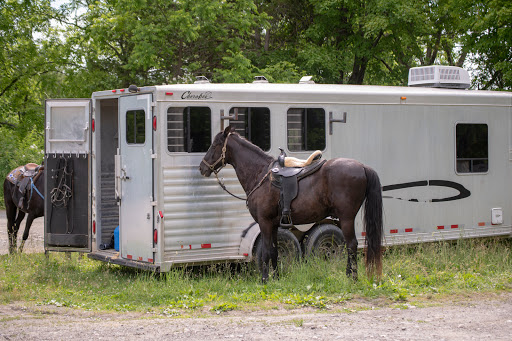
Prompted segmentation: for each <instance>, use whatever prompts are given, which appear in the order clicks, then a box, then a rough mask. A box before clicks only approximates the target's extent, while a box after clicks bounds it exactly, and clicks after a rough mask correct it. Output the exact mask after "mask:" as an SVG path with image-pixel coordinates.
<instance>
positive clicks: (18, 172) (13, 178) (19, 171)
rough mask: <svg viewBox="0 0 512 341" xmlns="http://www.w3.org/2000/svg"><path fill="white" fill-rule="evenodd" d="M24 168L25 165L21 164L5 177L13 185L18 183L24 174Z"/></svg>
mask: <svg viewBox="0 0 512 341" xmlns="http://www.w3.org/2000/svg"><path fill="white" fill-rule="evenodd" d="M23 168H24V166H19V167H18V168H16V169H13V170H12V171H11V172H10V173H9V174H8V175H7V176H6V177H5V178H6V179H7V180H9V182H10V183H12V184H13V185H17V184H18V182H19V181H20V178H21V177H22V175H23Z"/></svg>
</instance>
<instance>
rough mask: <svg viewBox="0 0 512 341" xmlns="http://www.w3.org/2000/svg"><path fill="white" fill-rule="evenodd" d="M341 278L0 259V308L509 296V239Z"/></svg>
mask: <svg viewBox="0 0 512 341" xmlns="http://www.w3.org/2000/svg"><path fill="white" fill-rule="evenodd" d="M359 258H360V260H359V280H358V281H357V282H354V281H353V280H351V279H349V278H347V276H346V275H345V265H346V262H345V260H344V259H343V260H342V259H336V260H322V259H308V260H306V261H301V262H297V263H295V264H291V265H289V266H287V268H285V269H281V270H282V271H281V274H280V277H279V279H273V280H270V281H269V282H268V283H267V284H265V285H263V284H261V282H260V275H259V272H258V271H257V270H256V269H255V267H254V266H253V265H251V264H240V265H237V266H236V265H235V266H234V265H229V264H217V265H211V266H204V267H194V268H176V269H172V270H171V271H170V272H168V273H165V274H152V273H148V272H140V271H135V270H131V269H128V268H123V267H119V266H115V265H109V264H105V263H101V262H97V261H92V260H89V259H87V258H80V257H79V256H78V255H76V254H75V255H73V256H72V258H71V259H67V258H66V257H65V256H64V255H63V254H56V253H52V254H51V255H50V257H49V259H47V258H46V257H45V256H44V255H43V254H22V255H15V256H8V255H3V256H0V264H1V267H0V304H5V303H11V302H16V301H25V302H34V303H36V304H50V305H57V306H68V307H80V308H84V309H101V310H116V311H150V312H155V313H161V314H165V315H179V314H184V313H189V312H191V311H200V312H204V311H211V312H217V313H220V312H223V311H227V310H233V309H261V308H262V307H263V309H272V308H275V307H282V306H284V307H297V306H312V307H317V308H328V307H330V306H332V305H334V304H336V303H340V302H344V301H350V300H352V299H354V298H366V299H373V298H384V299H385V300H387V301H389V302H406V301H409V300H417V299H418V298H422V297H425V298H432V297H435V296H438V297H442V296H443V295H453V294H461V293H462V294H465V293H474V292H500V291H511V290H512V239H510V238H504V239H487V240H460V241H457V242H453V243H448V242H443V243H432V244H419V245H414V246H399V247H393V248H389V249H388V250H387V251H386V252H385V254H384V270H383V276H382V277H381V278H380V280H374V279H368V278H367V277H366V276H365V269H364V264H363V261H362V257H361V256H360V257H359Z"/></svg>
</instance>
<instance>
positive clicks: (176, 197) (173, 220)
mask: <svg viewBox="0 0 512 341" xmlns="http://www.w3.org/2000/svg"><path fill="white" fill-rule="evenodd" d="M221 175H222V178H223V179H224V183H225V185H226V187H227V188H228V189H229V190H230V191H231V192H233V193H234V194H236V195H239V196H241V197H245V193H244V191H243V189H242V187H241V186H240V183H239V182H238V179H237V177H236V174H235V171H234V170H233V168H232V167H230V166H228V167H226V168H224V169H223V170H222V173H221ZM162 179H163V200H164V202H163V208H164V241H165V250H164V252H165V256H164V258H165V259H166V260H172V261H173V262H180V261H187V262H191V261H201V260H212V259H216V258H219V259H228V258H232V257H238V256H239V247H240V241H241V232H242V231H243V230H244V229H245V228H246V227H247V226H248V225H249V224H250V223H251V222H252V221H253V220H252V218H251V216H250V214H249V211H248V210H247V208H246V207H245V201H242V200H238V199H235V198H233V197H231V196H230V195H229V194H227V193H226V192H224V191H223V190H222V189H221V188H220V186H219V185H218V183H217V181H216V180H215V178H214V177H213V176H212V177H211V178H204V177H202V176H201V174H200V173H199V171H198V167H197V166H178V167H173V168H164V169H163V170H162Z"/></svg>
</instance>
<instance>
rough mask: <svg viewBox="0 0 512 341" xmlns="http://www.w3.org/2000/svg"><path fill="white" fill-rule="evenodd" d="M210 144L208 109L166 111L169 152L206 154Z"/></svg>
mask: <svg viewBox="0 0 512 341" xmlns="http://www.w3.org/2000/svg"><path fill="white" fill-rule="evenodd" d="M211 143H212V138H211V110H210V108H208V107H185V108H183V107H181V108H175V107H171V108H169V109H168V110H167V148H168V150H169V151H170V152H187V153H200V152H206V151H207V150H208V148H209V147H210V144H211Z"/></svg>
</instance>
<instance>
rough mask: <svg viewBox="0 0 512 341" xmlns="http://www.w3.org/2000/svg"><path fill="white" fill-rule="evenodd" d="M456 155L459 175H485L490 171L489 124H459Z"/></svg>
mask: <svg viewBox="0 0 512 341" xmlns="http://www.w3.org/2000/svg"><path fill="white" fill-rule="evenodd" d="M456 148H457V151H456V154H457V172H458V173H484V172H487V171H488V169H489V138H488V127H487V124H467V123H461V124H457V127H456Z"/></svg>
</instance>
